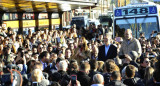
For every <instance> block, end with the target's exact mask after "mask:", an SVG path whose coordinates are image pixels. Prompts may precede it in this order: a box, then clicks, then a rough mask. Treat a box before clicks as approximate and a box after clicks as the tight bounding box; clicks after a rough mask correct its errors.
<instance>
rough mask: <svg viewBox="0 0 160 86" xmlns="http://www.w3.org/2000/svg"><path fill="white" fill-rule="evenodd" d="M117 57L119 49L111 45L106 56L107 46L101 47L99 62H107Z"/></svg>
mask: <svg viewBox="0 0 160 86" xmlns="http://www.w3.org/2000/svg"><path fill="white" fill-rule="evenodd" d="M116 56H117V47H115V46H114V45H112V44H111V45H110V47H109V50H108V52H107V55H105V45H102V46H100V47H99V53H98V60H99V61H106V60H107V59H113V58H115V57H116Z"/></svg>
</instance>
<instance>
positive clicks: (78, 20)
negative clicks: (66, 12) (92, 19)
mask: <svg viewBox="0 0 160 86" xmlns="http://www.w3.org/2000/svg"><path fill="white" fill-rule="evenodd" d="M74 24H76V28H77V29H78V30H79V29H80V28H84V29H86V28H87V26H89V25H88V17H87V16H75V17H73V18H72V21H71V26H73V25H74Z"/></svg>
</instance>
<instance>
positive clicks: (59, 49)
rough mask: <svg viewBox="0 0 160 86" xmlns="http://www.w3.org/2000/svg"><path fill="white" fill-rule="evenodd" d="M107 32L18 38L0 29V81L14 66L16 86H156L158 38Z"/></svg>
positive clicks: (96, 30) (50, 33)
mask: <svg viewBox="0 0 160 86" xmlns="http://www.w3.org/2000/svg"><path fill="white" fill-rule="evenodd" d="M111 31H112V30H109V29H107V27H105V29H104V28H102V25H99V26H98V27H96V26H95V25H91V26H90V27H89V29H86V30H84V29H83V28H82V29H80V30H77V29H76V26H75V25H74V26H73V27H71V29H66V30H63V31H62V30H56V29H53V30H48V29H45V30H44V31H41V30H39V31H36V32H32V31H31V30H28V34H27V35H24V34H23V35H21V34H17V33H16V32H13V30H12V29H11V28H10V27H8V28H6V27H0V76H2V75H5V72H4V71H3V69H4V68H7V67H8V65H11V66H13V65H16V67H12V68H15V69H16V70H18V71H19V72H20V74H21V76H22V79H23V81H22V86H160V73H159V71H160V70H159V69H160V58H159V51H160V46H159V44H160V43H159V40H160V34H159V33H157V35H156V36H155V37H154V36H153V34H155V33H154V31H153V32H152V33H151V35H150V38H148V39H147V38H145V36H144V33H140V37H139V38H138V39H136V38H134V37H133V36H132V31H131V30H130V29H126V31H125V33H124V37H116V38H112V34H111V33H110V32H111ZM1 72H3V73H1ZM72 76H74V78H72ZM2 78H3V77H2ZM0 79H1V78H0ZM3 81H5V80H2V79H1V81H0V84H2V83H3Z"/></svg>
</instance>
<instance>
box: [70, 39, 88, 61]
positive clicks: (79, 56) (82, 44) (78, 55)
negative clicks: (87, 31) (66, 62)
mask: <svg viewBox="0 0 160 86" xmlns="http://www.w3.org/2000/svg"><path fill="white" fill-rule="evenodd" d="M72 58H73V59H76V60H77V62H78V63H80V62H81V61H82V60H84V59H87V58H89V59H90V58H91V52H90V51H89V49H88V46H87V40H86V39H85V37H81V38H80V39H79V43H78V47H77V48H76V49H75V53H74V55H73V57H72Z"/></svg>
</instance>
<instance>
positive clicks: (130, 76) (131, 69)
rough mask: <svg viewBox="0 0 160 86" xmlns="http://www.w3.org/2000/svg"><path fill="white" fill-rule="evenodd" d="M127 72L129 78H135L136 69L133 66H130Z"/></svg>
mask: <svg viewBox="0 0 160 86" xmlns="http://www.w3.org/2000/svg"><path fill="white" fill-rule="evenodd" d="M125 72H126V76H127V77H129V78H132V77H134V76H135V67H134V66H133V65H128V66H127V67H126V71H125Z"/></svg>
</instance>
